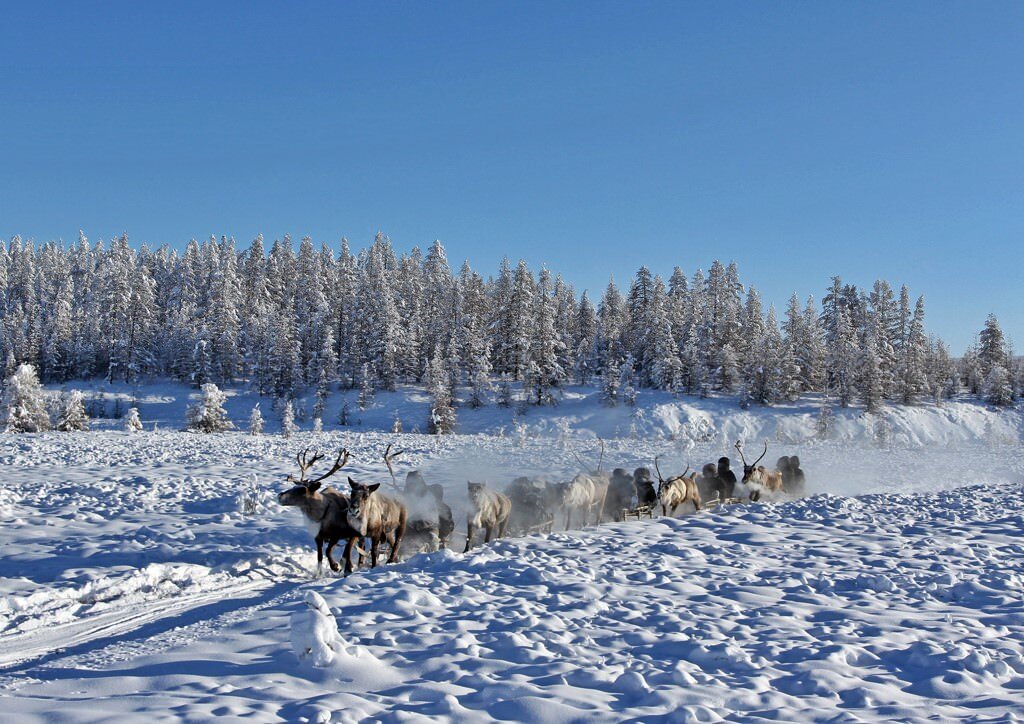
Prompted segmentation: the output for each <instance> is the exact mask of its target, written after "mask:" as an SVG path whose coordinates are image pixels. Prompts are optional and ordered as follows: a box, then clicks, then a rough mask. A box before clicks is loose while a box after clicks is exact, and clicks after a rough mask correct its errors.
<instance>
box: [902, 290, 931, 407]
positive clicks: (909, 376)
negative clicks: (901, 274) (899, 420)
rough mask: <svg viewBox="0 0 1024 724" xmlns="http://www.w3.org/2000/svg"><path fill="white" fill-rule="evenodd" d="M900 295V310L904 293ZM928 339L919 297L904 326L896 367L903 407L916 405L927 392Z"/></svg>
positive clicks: (904, 291)
mask: <svg viewBox="0 0 1024 724" xmlns="http://www.w3.org/2000/svg"><path fill="white" fill-rule="evenodd" d="M906 289H907V288H906V287H905V286H904V287H903V291H902V293H901V297H900V299H901V303H900V304H901V308H902V306H903V304H905V301H904V300H903V295H904V294H905V293H906ZM927 362H928V338H927V337H926V336H925V332H924V297H919V298H918V300H917V304H916V306H915V308H914V314H913V316H912V317H911V318H910V320H909V322H908V323H907V324H906V331H905V338H904V340H903V343H902V345H901V348H900V351H899V362H898V365H897V387H898V389H899V398H900V401H901V402H902V403H903V404H904V405H913V404H916V403H917V401H918V398H919V397H920V396H921V395H923V394H925V392H927V391H928V388H929V384H928V369H927Z"/></svg>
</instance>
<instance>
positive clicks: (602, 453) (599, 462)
mask: <svg viewBox="0 0 1024 724" xmlns="http://www.w3.org/2000/svg"><path fill="white" fill-rule="evenodd" d="M597 439H598V440H600V441H601V457H599V458H598V459H597V472H601V466H602V465H604V439H603V438H600V437H599V438H597Z"/></svg>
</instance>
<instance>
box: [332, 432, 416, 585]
mask: <svg viewBox="0 0 1024 724" xmlns="http://www.w3.org/2000/svg"><path fill="white" fill-rule="evenodd" d="M390 452H391V446H390V445H389V446H388V450H387V452H385V453H384V461H385V462H386V463H387V464H388V468H389V469H391V458H389V454H390ZM348 484H349V487H350V488H351V490H352V494H351V497H350V498H349V501H348V524H349V525H350V526H351V527H352V528H353V529H355V531H356V535H355V536H353V537H352V538H349V540H348V543H347V544H346V545H345V558H346V559H348V557H349V555H350V554H351V551H352V547H353V546H354V545H355V544H356V542H357V540H358V538H359V537H364V538H366V537H368V538H369V539H370V567H371V568H376V567H377V558H378V555H379V553H380V544H381V543H382V542H384V541H385V540H387V542H388V544H389V545H390V546H391V553H390V554H389V555H388V560H387V562H388V563H394V562H395V561H396V560H398V550H399V548H401V545H402V536H404V535H405V524H406V519H407V518H408V515H409V513H408V511H407V510H406V508H405V505H403V504H402V502H401V501H399V500H398V499H396V498H393V497H391V496H390V495H385V494H384V493H377V488H379V487H380V483H374V484H373V485H363V484H361V483H357V482H356V481H355V480H353V479H352V478H349V479H348Z"/></svg>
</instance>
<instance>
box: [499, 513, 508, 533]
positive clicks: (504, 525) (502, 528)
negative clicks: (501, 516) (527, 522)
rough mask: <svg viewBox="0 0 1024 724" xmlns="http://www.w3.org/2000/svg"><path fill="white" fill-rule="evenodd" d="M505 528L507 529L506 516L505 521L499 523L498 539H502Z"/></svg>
mask: <svg viewBox="0 0 1024 724" xmlns="http://www.w3.org/2000/svg"><path fill="white" fill-rule="evenodd" d="M507 528H508V517H507V516H506V518H505V520H503V521H501V527H500V528H498V537H499V538H504V537H505V530H506V529H507Z"/></svg>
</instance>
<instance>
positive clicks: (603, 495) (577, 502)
mask: <svg viewBox="0 0 1024 724" xmlns="http://www.w3.org/2000/svg"><path fill="white" fill-rule="evenodd" d="M599 439H600V438H599ZM573 457H575V458H576V461H577V462H578V463H579V464H580V467H581V468H583V469H584V470H586V468H587V466H586V465H585V464H584V463H583V461H582V460H581V459H580V456H579V455H577V454H576V453H575V452H574V453H573ZM603 464H604V440H601V455H600V457H599V458H598V459H597V468H596V469H594V470H591V471H589V472H586V473H580V474H579V475H577V476H576V477H575V478H573V479H572V480H571V481H570V482H568V483H565V484H563V485H562V486H561V488H562V490H561V495H560V497H561V498H562V500H561V502H562V505H563V506H564V507H565V528H566V530H568V529H569V528H570V523H571V521H572V511H573V509H574V508H576V509H578V510H579V511H580V513H582V515H583V525H584V526H585V525H586V524H587V517H588V516H589V515H590V512H591V511H593V510H595V509H596V511H597V515H596V517H595V519H594V523H595V525H600V524H601V516H602V514H603V513H604V508H605V500H607V498H608V486H609V484H610V483H611V476H610V475H608V474H607V473H604V472H602V471H601V467H602V465H603Z"/></svg>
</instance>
